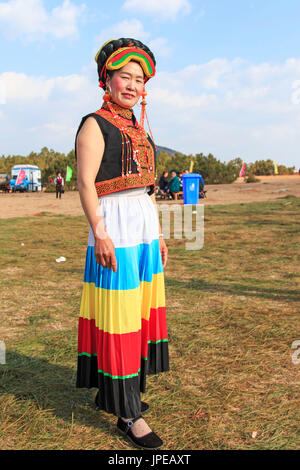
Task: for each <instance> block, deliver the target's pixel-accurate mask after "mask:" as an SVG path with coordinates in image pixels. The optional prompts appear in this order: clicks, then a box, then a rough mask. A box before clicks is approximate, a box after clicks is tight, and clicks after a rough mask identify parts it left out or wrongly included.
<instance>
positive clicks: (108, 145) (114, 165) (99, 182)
mask: <svg viewBox="0 0 300 470" xmlns="http://www.w3.org/2000/svg"><path fill="white" fill-rule="evenodd" d="M112 106H113V109H114V111H115V113H116V114H117V115H118V116H121V119H120V122H124V123H125V124H126V126H128V127H130V132H132V133H133V135H134V136H135V135H137V136H138V131H137V128H136V123H137V121H136V118H135V116H134V114H133V111H132V110H131V109H127V108H122V107H121V106H119V105H117V104H116V103H112ZM90 116H92V117H93V118H95V119H96V121H97V123H98V125H99V127H100V129H101V131H102V134H103V138H104V142H105V149H104V153H103V157H102V161H101V164H100V167H99V170H98V173H97V175H96V178H95V187H96V191H97V194H98V196H101V195H104V194H109V193H114V192H117V191H122V190H124V189H129V188H139V187H143V186H150V189H149V191H148V194H149V195H151V194H153V193H154V190H155V179H156V177H157V175H156V149H155V145H154V142H153V141H152V139H151V138H150V137H149V136H148V135H147V139H145V140H144V142H145V144H143V145H139V146H138V150H139V152H138V161H139V163H140V173H141V174H140V175H139V172H138V167H137V164H136V162H135V160H134V158H133V156H132V148H133V146H132V139H131V138H130V137H129V136H128V135H126V144H125V145H124V142H123V140H124V139H123V138H122V133H121V130H120V129H119V127H118V126H117V124H116V120H115V119H114V117H113V115H112V113H111V112H110V110H109V108H108V106H107V104H106V103H103V105H102V108H101V109H99V110H98V111H96V112H94V113H90V114H87V115H86V116H84V117H83V118H82V120H81V123H80V125H79V127H78V130H77V133H76V137H75V157H76V159H77V154H76V139H77V135H78V133H79V131H80V129H81V127H82V126H83V124H84V122H85V120H86V119H87V118H88V117H90ZM122 118H125V119H126V121H123V120H122ZM128 119H129V120H130V121H129V120H128ZM128 146H130V149H129V148H128ZM122 149H123V150H122ZM122 159H123V166H122ZM124 165H125V175H124V176H122V169H124ZM128 169H130V171H131V172H130V173H129V172H128Z"/></svg>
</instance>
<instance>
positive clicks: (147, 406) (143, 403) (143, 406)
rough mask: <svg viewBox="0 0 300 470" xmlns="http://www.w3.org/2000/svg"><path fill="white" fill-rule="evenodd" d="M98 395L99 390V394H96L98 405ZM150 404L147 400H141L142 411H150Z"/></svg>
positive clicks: (96, 403)
mask: <svg viewBox="0 0 300 470" xmlns="http://www.w3.org/2000/svg"><path fill="white" fill-rule="evenodd" d="M98 397H99V391H98V392H97V395H96V396H95V405H96V406H97V407H98V406H99V405H98ZM149 408H150V407H149V405H148V403H146V402H145V401H141V413H144V414H145V413H147V411H149Z"/></svg>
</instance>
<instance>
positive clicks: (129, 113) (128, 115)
mask: <svg viewBox="0 0 300 470" xmlns="http://www.w3.org/2000/svg"><path fill="white" fill-rule="evenodd" d="M110 105H111V106H112V107H113V109H114V111H115V113H116V114H118V115H119V116H122V117H123V118H125V119H129V120H130V121H133V124H135V122H136V117H135V115H134V112H133V110H132V109H131V108H123V107H122V106H120V105H119V104H117V103H115V102H114V101H111V102H110ZM101 108H102V109H106V110H107V111H110V109H109V107H108V105H107V103H106V102H105V101H104V102H103V104H102V107H101Z"/></svg>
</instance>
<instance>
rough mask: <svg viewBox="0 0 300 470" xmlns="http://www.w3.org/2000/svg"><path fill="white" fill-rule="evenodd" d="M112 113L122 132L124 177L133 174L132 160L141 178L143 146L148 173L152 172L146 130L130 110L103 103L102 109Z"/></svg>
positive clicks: (114, 104) (110, 103) (111, 103)
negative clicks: (141, 150) (140, 148)
mask: <svg viewBox="0 0 300 470" xmlns="http://www.w3.org/2000/svg"><path fill="white" fill-rule="evenodd" d="M101 109H104V110H106V111H108V112H110V113H111V115H112V117H113V120H114V123H115V125H116V127H118V129H119V130H120V132H121V138H122V177H123V178H125V177H128V176H129V175H130V174H131V173H132V170H131V158H133V160H134V161H135V163H136V166H137V171H138V175H139V176H140V177H141V176H142V173H141V161H140V150H139V147H141V146H143V148H144V155H145V160H146V162H145V163H146V166H147V171H148V173H150V172H151V171H152V166H151V165H150V163H149V156H150V155H149V150H148V146H149V141H148V137H147V133H146V131H145V129H144V128H143V127H142V126H140V125H139V123H138V121H137V120H136V119H135V117H134V114H133V111H132V110H131V109H128V108H122V106H119V105H118V104H116V103H113V102H110V101H106V102H104V103H103V105H102V108H101ZM133 117H134V123H133ZM125 119H127V120H129V119H130V120H131V124H128V123H126V121H125ZM125 155H126V171H125Z"/></svg>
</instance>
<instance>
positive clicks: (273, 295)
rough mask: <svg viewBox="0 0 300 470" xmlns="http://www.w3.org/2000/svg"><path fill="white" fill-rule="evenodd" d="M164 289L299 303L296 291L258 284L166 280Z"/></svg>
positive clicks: (299, 298)
mask: <svg viewBox="0 0 300 470" xmlns="http://www.w3.org/2000/svg"><path fill="white" fill-rule="evenodd" d="M165 282H166V288H170V289H176V290H177V289H184V290H185V289H189V290H193V291H194V290H197V291H198V292H199V291H200V292H201V291H202V292H203V291H205V292H217V293H220V292H225V293H227V294H231V295H238V296H240V295H244V296H248V297H261V298H263V299H271V300H284V301H289V302H299V301H300V296H299V293H297V292H296V290H287V289H284V290H279V289H278V288H267V287H262V286H260V285H258V284H256V285H252V286H245V285H244V284H240V283H236V282H235V283H232V284H230V285H226V284H221V283H210V282H207V281H203V280H202V279H192V280H189V281H186V282H185V281H179V280H177V279H170V278H166V280H165Z"/></svg>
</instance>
